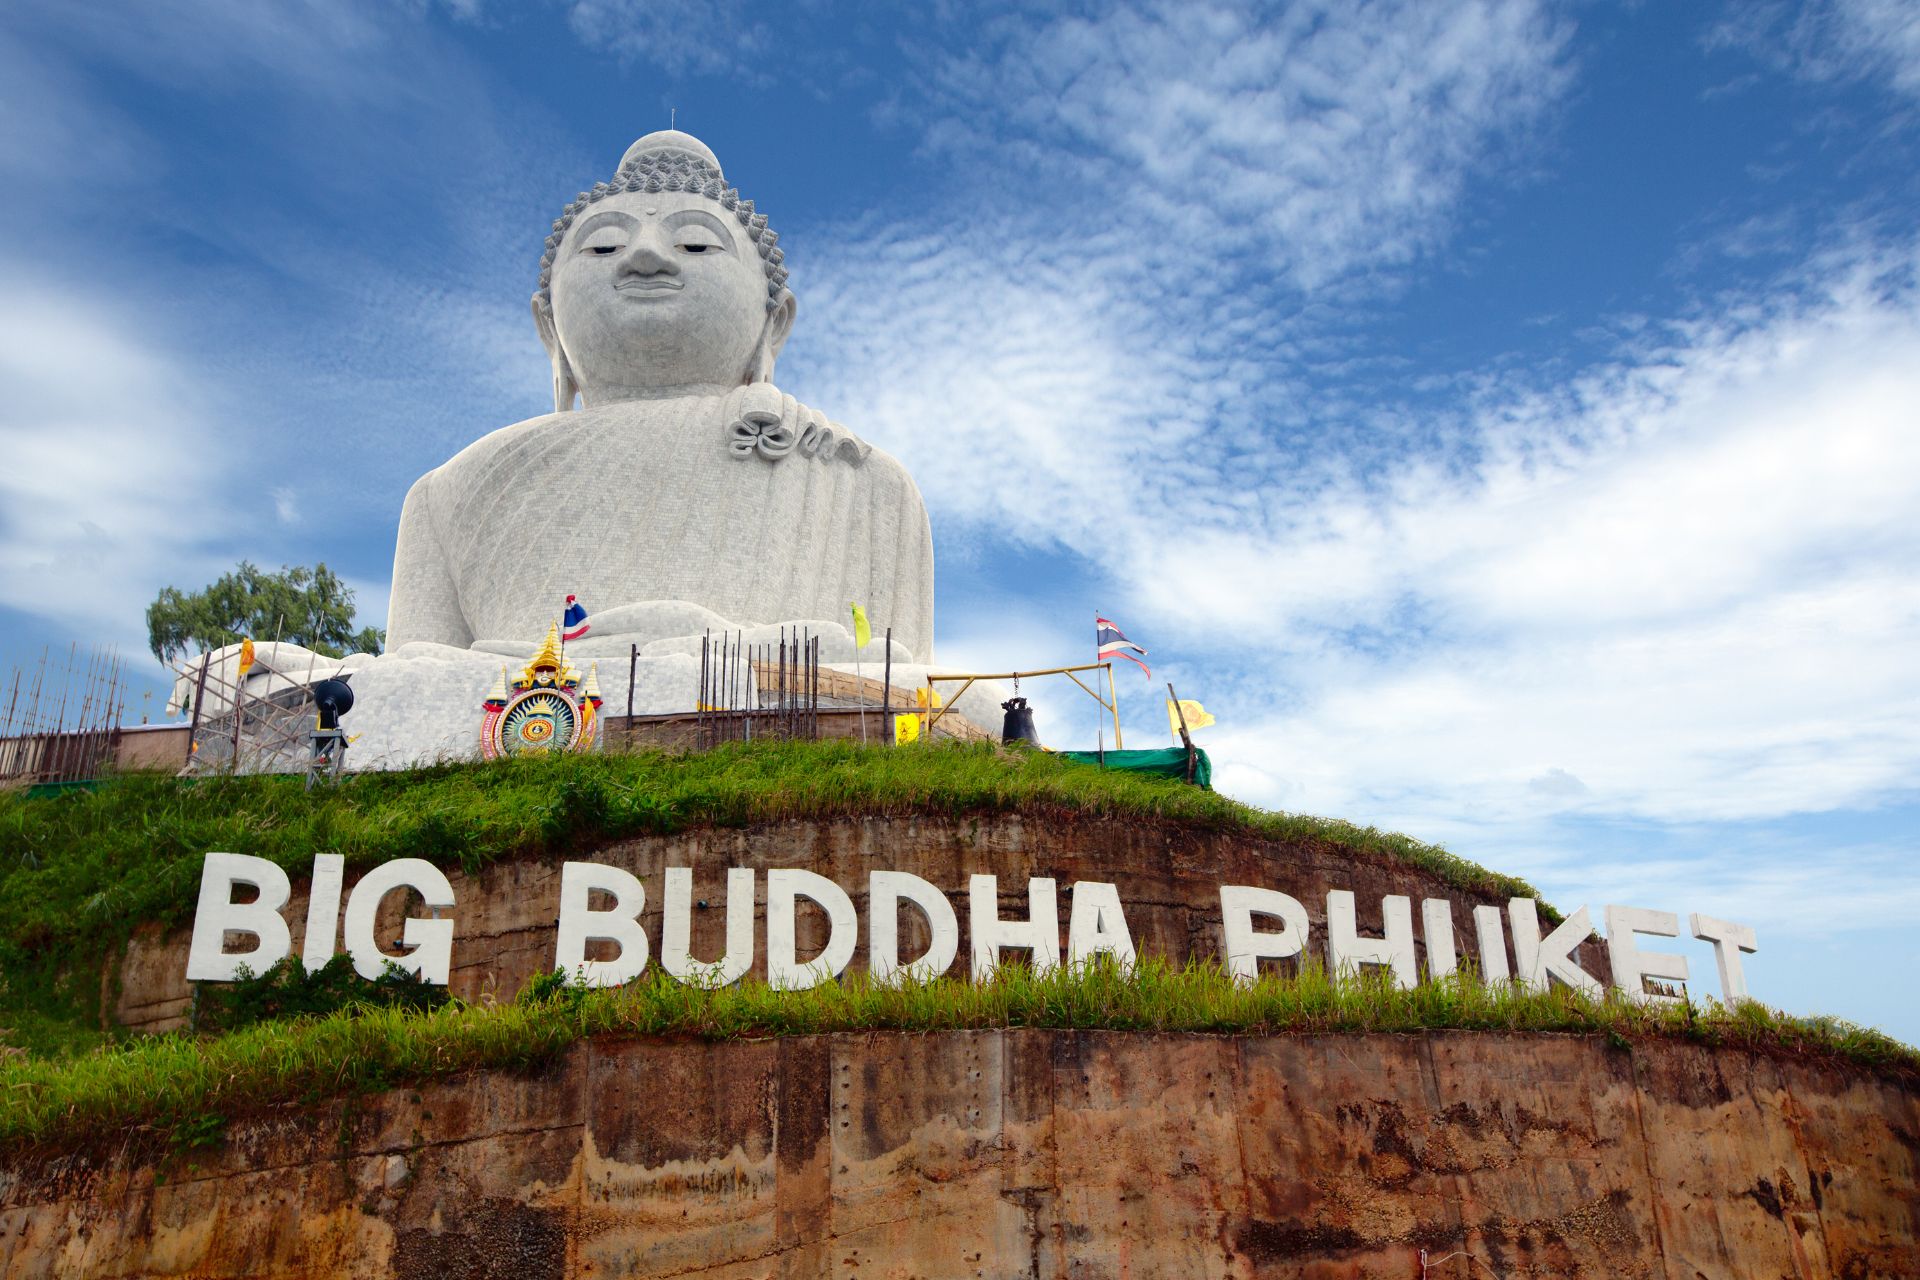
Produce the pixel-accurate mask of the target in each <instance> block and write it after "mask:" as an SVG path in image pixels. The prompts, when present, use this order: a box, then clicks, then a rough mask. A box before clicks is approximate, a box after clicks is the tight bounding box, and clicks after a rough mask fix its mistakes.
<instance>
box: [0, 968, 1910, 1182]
mask: <svg viewBox="0 0 1920 1280" xmlns="http://www.w3.org/2000/svg"><path fill="white" fill-rule="evenodd" d="M992 1027H1037V1028H1057V1029H1069V1028H1070V1029H1102V1030H1114V1031H1133V1032H1210V1033H1235V1034H1242V1035H1284V1034H1299V1033H1309V1032H1416V1031H1427V1030H1435V1029H1462V1030H1482V1031H1518V1032H1563V1033H1564V1032H1571V1033H1575V1034H1583V1035H1602V1036H1606V1037H1608V1038H1609V1040H1610V1041H1611V1042H1613V1043H1614V1044H1616V1045H1620V1046H1624V1045H1627V1044H1630V1043H1632V1042H1635V1041H1642V1040H1648V1039H1671V1040H1684V1041H1691V1042H1696V1043H1702V1044H1708V1045H1718V1046H1728V1047H1733V1048H1740V1049H1746V1050H1750V1051H1756V1052H1764V1053H1776V1054H1779V1053H1784V1054H1792V1055H1799V1056H1808V1057H1814V1058H1821V1059H1827V1060H1833V1061H1839V1062H1844V1063H1848V1064H1852V1065H1854V1066H1857V1067H1864V1068H1867V1069H1870V1070H1872V1071H1874V1072H1876V1073H1881V1074H1888V1075H1895V1076H1900V1077H1905V1078H1909V1079H1920V1053H1916V1052H1915V1051H1914V1050H1912V1049H1909V1048H1907V1047H1906V1046H1904V1045H1901V1044H1899V1043H1898V1042H1896V1041H1893V1040H1890V1039H1888V1038H1887V1037H1885V1036H1883V1035H1880V1034H1879V1033H1877V1032H1873V1031H1868V1030H1864V1029H1862V1028H1859V1027H1854V1026H1851V1025H1850V1024H1847V1023H1844V1022H1839V1021H1836V1020H1831V1019H1804V1018H1793V1017H1788V1016H1786V1015H1784V1014H1780V1013H1777V1012H1774V1011H1772V1010H1769V1009H1766V1008H1764V1007H1762V1006H1760V1005H1758V1004H1754V1003H1745V1004H1742V1005H1740V1006H1738V1007H1737V1008H1735V1009H1732V1010H1727V1009H1723V1008H1721V1007H1720V1006H1718V1005H1709V1006H1707V1007H1706V1008H1705V1009H1701V1008H1686V1007H1680V1008H1673V1007H1657V1008H1655V1007H1642V1006H1634V1005H1629V1004H1626V1003H1624V1002H1623V1001H1621V1000H1619V999H1618V998H1608V999H1593V998H1590V997H1586V996H1582V995H1579V994H1576V993H1572V992H1569V991H1564V990H1558V989H1556V990H1554V991H1552V992H1548V993H1544V994H1531V993H1526V992H1520V991H1516V990H1514V989H1512V988H1511V987H1505V986H1503V987H1499V988H1491V987H1484V986H1482V985H1480V984H1479V983H1477V982H1475V981H1473V980H1472V979H1471V977H1466V978H1458V979H1450V980H1447V981H1445V982H1441V983H1433V984H1426V985H1422V986H1420V987H1416V988H1414V989H1412V990H1409V991H1401V990H1398V989H1395V988H1392V987H1390V986H1387V985H1385V984H1384V983H1383V982H1380V981H1363V982H1335V981H1331V980H1329V978H1328V977H1327V975H1326V974H1325V973H1324V972H1322V971H1320V970H1317V969H1315V968H1311V967H1309V968H1307V969H1305V970H1304V971H1303V972H1302V973H1300V974H1299V975H1298V976H1295V977H1290V978H1263V979H1262V980H1260V981H1259V982H1256V983H1251V984H1238V983H1235V982H1233V981H1232V980H1231V979H1229V978H1228V977H1227V976H1226V975H1225V974H1223V973H1222V972H1221V971H1220V969H1219V968H1218V966H1217V965H1213V964H1190V965H1187V966H1185V967H1181V968H1175V967H1173V966H1170V965H1168V964H1166V963H1164V962H1160V961H1157V960H1146V961H1143V962H1141V964H1140V965H1139V966H1138V968H1137V970H1136V971H1135V972H1134V973H1133V974H1131V975H1125V974H1121V973H1119V972H1117V971H1116V970H1114V969H1113V968H1112V967H1110V966H1092V967H1087V968H1083V969H1081V970H1078V971H1068V970H1064V969H1063V970H1059V971H1056V972H1055V973H1052V974H1049V975H1046V976H1043V977H1036V976H1035V975H1033V974H1032V973H1030V972H1028V971H1026V970H1025V969H1023V968H1020V967H1018V966H1014V967H1009V968H1006V969H1003V970H1001V971H1000V972H999V973H997V974H996V975H995V977H994V978H993V979H992V980H991V981H988V982H985V983H978V984H976V983H972V982H969V981H965V980H962V979H954V978H942V979H938V980H936V981H933V982H927V983H922V984H917V985H908V986H903V987H897V988H895V987H881V986H876V985H874V984H872V983H869V982H866V981H863V980H861V979H860V978H858V977H854V978H850V979H849V980H847V981H846V982H845V983H844V984H835V983H829V984H827V985H824V986H821V987H817V988H815V989H813V990H811V991H804V992H778V991H773V990H771V989H769V988H767V987H766V986H764V985H761V984H755V983H746V984H741V985H739V986H734V987H725V988H720V989H718V990H706V989H701V988H698V987H693V986H686V985H682V984H681V983H679V982H676V981H673V980H671V979H668V978H666V977H664V976H663V975H661V974H660V973H659V971H658V970H655V971H653V972H651V973H650V974H649V975H648V976H646V977H643V978H642V979H641V980H639V981H637V982H635V983H633V984H631V985H630V986H627V987H625V988H621V989H618V990H611V991H592V992H589V991H581V990H578V989H569V988H559V989H555V988H554V987H553V986H552V985H551V984H543V985H542V987H541V988H540V990H539V991H538V992H536V993H535V994H534V995H533V996H532V997H531V998H527V999H523V1000H521V1001H519V1002H517V1003H514V1004H510V1005H497V1006H465V1005H451V1006H447V1007H444V1008H441V1009H438V1010H434V1011H428V1012H421V1011H417V1010H408V1009H404V1008H378V1009H374V1008H368V1009H359V1010H348V1011H343V1012H338V1013H333V1014H329V1015H325V1016H321V1017H314V1018H300V1019H293V1020H288V1021H279V1022H268V1023H261V1024H258V1025H255V1026H252V1027H248V1028H246V1029H244V1030H240V1031H236V1032H234V1033H232V1034H229V1035H227V1036H224V1037H221V1038H219V1039H210V1040H196V1039H193V1038H190V1037H186V1036H180V1035H173V1036H164V1037H157V1038H153V1039H149V1040H143V1041H140V1042H137V1043H134V1044H132V1045H129V1046H126V1047H122V1048H119V1049H114V1050H111V1051H103V1052H99V1053H95V1054H90V1055H87V1056H84V1057H79V1058H74V1059H71V1060H67V1061H50V1060H46V1059H37V1058H31V1057H16V1058H13V1059H11V1060H8V1061H5V1062H0V1147H6V1148H12V1149H18V1148H23V1147H30V1146H34V1145H36V1144H49V1143H55V1142H57V1143H59V1144H60V1145H61V1147H62V1149H68V1148H71V1147H75V1146H83V1145H86V1144H89V1143H102V1142H105V1141H108V1140H113V1141H115V1142H119V1141H123V1140H128V1139H132V1140H134V1141H140V1140H142V1139H144V1143H145V1145H146V1149H147V1150H149V1151H152V1152H161V1151H165V1150H168V1149H175V1150H177V1149H181V1148H183V1147H188V1146H192V1145H196V1144H198V1143H201V1142H205V1141H208V1140H211V1138H213V1137H214V1136H216V1135H217V1134H218V1132H219V1131H220V1129H221V1127H222V1125H223V1123H224V1122H225V1121H227V1120H230V1119H234V1118H238V1117H242V1116H245V1115H247V1114H249V1113H251V1112H254V1111H257V1110H259V1109H262V1108H266V1107H271V1106H277V1105H281V1104H283V1103H285V1102H288V1101H301V1102H307V1103H316V1102H320V1101H323V1100H325V1099H327V1098H330V1097H337V1096H341V1095H346V1094H354V1093H360V1092H367V1091H373V1090H380V1089H386V1088H392V1087H395V1086H399V1085H406V1084H413V1083H417V1082H420V1081H423V1080H428V1079H432V1078H435V1077H445V1076H449V1075H454V1074H457V1073H460V1072H465V1071H471V1070H476V1069H508V1070H516V1069H527V1068H532V1067H537V1066H539V1065H540V1064H543V1063H546V1062H550V1061H552V1060H553V1059H554V1058H556V1057H557V1056H558V1055H559V1054H561V1053H562V1052H563V1051H564V1050H565V1049H566V1048H567V1047H568V1046H570V1045H572V1044H574V1043H576V1042H578V1041H580V1040H582V1039H584V1038H586V1037H589V1036H625V1037H634V1036H650V1037H686V1036H694V1037H700V1038H703V1039H709V1040H731V1039H739V1038H745V1037H759V1036H779V1035H808V1034H819V1033H824V1032H836V1031H911V1032H926V1031H948V1030H957V1029H965V1028H992Z"/></svg>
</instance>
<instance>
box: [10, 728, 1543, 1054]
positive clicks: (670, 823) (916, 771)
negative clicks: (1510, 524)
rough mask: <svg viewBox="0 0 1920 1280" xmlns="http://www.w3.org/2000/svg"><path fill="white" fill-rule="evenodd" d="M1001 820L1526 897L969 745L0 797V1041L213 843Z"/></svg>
mask: <svg viewBox="0 0 1920 1280" xmlns="http://www.w3.org/2000/svg"><path fill="white" fill-rule="evenodd" d="M1015 809H1018V810H1021V811H1024V812H1027V813H1032V814H1040V815H1044V814H1047V813H1061V814H1067V813H1071V814H1083V815H1126V816H1143V817H1152V818H1161V819H1167V820H1171V821H1176V822H1181V823H1188V824H1192V825H1194V826H1196V827H1206V828H1212V829H1217V830H1235V831H1245V832H1248V833H1251V834H1258V835H1267V836H1274V837H1280V838H1286V839H1291V840H1296V841H1304V842H1313V843H1323V844H1326V845H1330V846H1333V847H1335V848H1338V849H1342V850H1349V851H1353V852H1355V853H1360V854H1364V855H1368V856H1372V857H1379V858H1392V859H1398V860H1400V861H1404V862H1407V863H1410V864H1413V865H1416V866H1420V867H1424V868H1426V869H1428V870H1430V871H1432V872H1434V873H1436V874H1438V875H1439V876H1440V877H1441V878H1442V879H1444V880H1446V881H1447V882H1448V883H1450V884H1455V885H1458V886H1459V887H1461V888H1462V889H1467V890H1472V891H1476V892H1481V893H1484V894H1486V895H1487V896H1489V897H1505V896H1514V895H1533V893H1534V891H1533V889H1532V888H1530V887H1529V886H1528V885H1527V884H1525V883H1524V882H1522V881H1520V880H1516V879H1514V878H1512V877H1510V876H1501V875H1496V874H1494V873H1493V872H1490V871H1488V870H1486V869H1485V868H1483V867H1479V866H1476V865H1474V864H1473V863H1471V862H1468V861H1466V860H1465V859H1463V858H1458V857H1455V856H1454V855H1452V854H1450V853H1448V852H1447V851H1446V850H1444V849H1441V848H1438V847H1436V846H1434V845H1429V844H1422V843H1421V842H1419V841H1417V840H1412V839H1409V838H1407V837H1406V836H1400V835H1392V834H1388V833H1384V832H1380V831H1376V830H1374V829H1373V828H1371V827H1357V826H1354V825H1353V824H1351V823H1346V822H1336V821H1331V820H1328V819H1324V818H1310V817H1301V816H1296V815H1291V814H1280V813H1269V812H1266V811H1264V810H1260V809H1255V808H1252V807H1250V806H1247V805H1243V804H1238V803H1236V802H1234V801H1232V800H1228V799H1225V798H1224V797H1222V796H1219V795H1216V794H1214V793H1213V792H1208V791H1201V790H1198V789H1196V788H1193V787H1189V786H1184V785H1181V784H1178V783H1172V782H1167V781H1164V780H1161V779H1155V778H1146V777H1142V776H1140V775H1138V774H1129V773H1115V772H1109V771H1107V770H1103V769H1099V768H1095V767H1092V766H1088V765H1082V764H1076V763H1074V762H1072V761H1068V760H1063V759H1060V758H1059V757H1057V756H1051V755H1046V754H1044V753H1029V752H1009V751H1003V750H999V749H997V748H994V747H991V746H984V745H975V746H962V745H957V744H955V745H931V744H930V745H928V746H925V747H913V748H908V749H900V750H890V749H881V748H877V747H861V746H859V745H857V744H853V743H847V742H761V743H753V744H735V745H732V746H727V747H722V748H720V749H719V750H716V751H711V752H705V753H700V754H693V755H670V754H666V753H663V752H640V753H635V754H632V755H620V754H587V755H559V756H549V757H521V758H517V759H513V760H505V761H499V762H495V763H491V764H478V763H475V764H457V765H445V766H441V767H438V768H433V769H423V770H412V771H405V772H394V773H373V774H361V775H356V776H353V777H352V778H351V779H350V780H349V781H348V782H347V783H345V784H344V785H342V786H341V787H339V788H338V789H316V790H314V791H311V792H309V791H307V790H305V789H304V787H303V784H302V780H301V779H299V778H295V777H285V776H272V775H265V776H254V777H240V778H206V779H201V780H196V781H187V782H183V781H180V780H177V779H173V778H167V777H163V776H159V775H151V774H142V775H134V776H129V777H124V778H119V779H115V780H113V781H111V782H110V783H108V784H107V785H104V786H102V787H100V788H99V789H98V790H95V791H90V792H89V791H79V792H72V793H68V794H64V795H59V796H51V797H45V798H41V799H28V798H26V797H25V796H24V795H22V794H21V793H19V792H0V1027H10V1028H11V1029H12V1031H13V1038H14V1042H15V1043H16V1044H25V1045H27V1046H29V1047H34V1048H38V1049H42V1050H51V1049H57V1048H60V1047H63V1039H64V1041H65V1047H86V1046H87V1045H88V1044H89V1043H90V1041H91V1039H97V1037H98V1036H99V1034H100V1033H99V1006H98V1002H99V981H98V978H99V973H98V969H97V967H93V968H89V967H88V966H85V965H81V966H75V965H71V964H68V963H67V961H68V959H69V958H71V957H74V956H88V957H95V958H97V957H99V956H100V955H102V954H103V953H104V952H105V951H106V950H107V949H109V948H112V947H114V946H116V945H117V944H118V943H119V942H121V941H122V940H123V939H124V938H125V937H126V936H127V934H128V933H129V932H131V931H132V930H133V929H134V928H136V927H137V926H139V925H141V924H143V923H146V922H148V921H159V922H161V923H164V924H178V923H183V922H186V921H187V920H189V919H190V918H191V915H192V911H193V904H194V902H195V900H196V897H197V895H198V892H199V885H200V864H201V859H202V857H203V856H204V855H205V854H206V853H207V851H209V850H213V849H218V850H222V851H225V852H228V853H247V854H252V855H254V856H256V857H262V858H269V859H271V860H273V861H274V862H277V863H279V864H280V865H281V866H283V867H285V868H287V870H288V871H289V872H291V873H293V874H294V875H296V876H299V875H302V874H304V873H306V872H307V871H308V870H309V869H310V868H311V867H312V865H313V855H314V854H316V853H320V852H332V853H338V854H341V855H343V856H344V857H345V858H346V860H347V862H348V864H349V866H350V868H351V867H354V866H359V867H365V866H368V865H372V864H374V863H379V862H384V861H386V860H388V859H389V858H396V857H417V858H426V859H427V860H429V861H431V862H434V863H436V864H438V865H440V866H443V867H455V866H458V867H460V868H462V869H463V870H465V871H467V872H470V873H471V872H475V871H478V870H479V869H481V868H482V867H484V866H486V865H487V864H489V863H491V862H494V861H497V860H500V859H505V858H514V857H539V856H542V855H547V854H552V853H557V852H561V851H566V852H570V853H579V852H582V851H585V850H590V849H592V848H594V847H596V846H598V845H602V844H605V843H608V842H610V841H613V840H617V839H622V838H625V837H630V836H639V835H656V834H657V835H664V834H670V833H673V832H677V831H685V830H688V829H690V828H694V827H701V826H719V827H740V826H747V825H750V824H753V823H757V822H769V821H775V820H778V819H782V818H832V817H842V816H863V815H876V814H884V815H890V814H909V813H932V814H967V813H997V812H1006V811H1010V810H1015Z"/></svg>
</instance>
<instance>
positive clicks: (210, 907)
mask: <svg viewBox="0 0 1920 1280" xmlns="http://www.w3.org/2000/svg"><path fill="white" fill-rule="evenodd" d="M237 884H245V885H252V886H253V887H254V888H255V889H257V890H259V896H258V897H256V898H255V899H254V900H253V901H252V902H235V901H234V900H233V886H235V885H237ZM292 896H293V885H292V883H291V882H290V881H288V879H287V873H286V872H284V871H282V870H281V869H280V868H279V867H278V866H276V865H275V864H273V863H271V862H268V861H267V860H266V859H265V858H255V857H251V856H249V855H247V854H244V853H210V854H208V855H207V859H206V861H205V862H203V863H201V864H200V906H199V908H198V909H197V910H196V911H195V912H194V914H193V941H192V943H190V944H189V945H188V948H187V981H188V982H237V981H239V979H240V966H241V965H245V966H247V968H248V969H250V970H252V971H253V972H254V973H255V974H262V973H265V972H266V971H267V970H269V969H271V968H273V966H274V965H276V964H279V963H280V962H281V961H282V960H284V959H286V958H287V956H289V955H290V954H292V952H293V934H292V933H291V932H289V931H288V929H287V922H286V919H285V917H283V916H282V915H281V914H280V908H282V907H284V906H286V905H287V899H288V898H291V897H292ZM228 930H232V931H233V932H234V933H250V934H252V935H253V936H254V937H255V938H256V939H258V942H257V943H256V945H255V946H254V948H253V950H251V951H236V952H233V953H231V954H229V953H228V952H227V950H226V938H227V932H228Z"/></svg>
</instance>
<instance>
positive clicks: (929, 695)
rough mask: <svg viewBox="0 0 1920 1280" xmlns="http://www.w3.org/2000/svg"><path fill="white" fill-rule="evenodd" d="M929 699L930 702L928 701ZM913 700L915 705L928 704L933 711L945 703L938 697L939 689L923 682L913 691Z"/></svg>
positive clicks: (925, 705) (922, 705)
mask: <svg viewBox="0 0 1920 1280" xmlns="http://www.w3.org/2000/svg"><path fill="white" fill-rule="evenodd" d="M929 699H931V702H929ZM913 701H914V705H916V706H921V707H927V706H930V707H931V708H932V709H933V710H935V711H938V710H939V709H940V708H941V707H942V706H944V705H945V704H944V703H943V702H942V701H941V699H940V691H939V690H938V689H935V688H934V687H933V686H931V685H924V684H923V685H921V686H920V687H919V688H918V689H915V690H914V691H913Z"/></svg>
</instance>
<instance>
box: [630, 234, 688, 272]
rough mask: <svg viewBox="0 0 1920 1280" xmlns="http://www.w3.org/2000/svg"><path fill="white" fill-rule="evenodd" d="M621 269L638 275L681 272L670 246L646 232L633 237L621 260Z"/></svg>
mask: <svg viewBox="0 0 1920 1280" xmlns="http://www.w3.org/2000/svg"><path fill="white" fill-rule="evenodd" d="M620 270H621V271H622V272H630V273H632V274H633V275H637V276H654V275H678V274H679V272H680V268H679V266H678V264H676V263H675V262H674V260H673V254H672V253H671V252H669V246H668V245H667V244H665V243H664V242H660V241H659V239H658V237H656V236H651V235H645V234H641V235H637V236H635V237H634V238H633V243H632V244H631V245H630V246H628V248H627V253H626V256H625V257H624V258H622V259H621V261H620Z"/></svg>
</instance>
